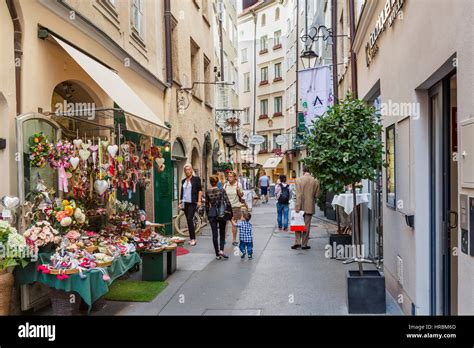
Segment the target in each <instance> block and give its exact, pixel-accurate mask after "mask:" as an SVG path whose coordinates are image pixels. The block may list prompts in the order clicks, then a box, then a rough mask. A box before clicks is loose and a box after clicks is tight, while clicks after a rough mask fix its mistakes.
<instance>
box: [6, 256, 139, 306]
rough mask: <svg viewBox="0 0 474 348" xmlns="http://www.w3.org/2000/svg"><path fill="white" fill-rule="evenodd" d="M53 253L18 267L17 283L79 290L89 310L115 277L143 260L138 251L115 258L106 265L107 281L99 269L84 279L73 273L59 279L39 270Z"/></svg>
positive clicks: (15, 273)
mask: <svg viewBox="0 0 474 348" xmlns="http://www.w3.org/2000/svg"><path fill="white" fill-rule="evenodd" d="M51 255H52V254H51V253H41V254H39V255H38V260H37V261H36V262H33V263H30V264H28V265H27V266H26V267H25V268H20V267H16V268H15V270H14V276H15V285H16V286H18V285H25V284H32V283H35V282H40V283H43V284H45V285H47V286H49V287H51V288H54V289H57V290H63V291H65V292H77V293H78V294H79V296H81V298H82V299H83V300H84V302H85V303H86V304H87V306H88V307H89V309H88V311H89V312H90V310H91V308H92V304H93V303H94V302H95V301H97V300H98V299H99V298H101V297H102V296H104V295H105V294H106V293H107V292H108V291H109V286H110V285H111V284H112V282H113V281H114V280H115V279H117V278H119V277H120V276H122V275H123V274H125V273H126V272H127V271H128V270H129V269H131V268H132V267H134V266H135V265H136V264H137V263H140V262H141V259H140V256H139V255H138V254H137V253H132V254H130V255H128V256H122V257H120V258H118V259H116V260H114V261H113V263H112V265H110V266H109V267H105V269H106V270H107V273H108V275H109V277H110V280H109V281H105V280H104V279H103V278H102V276H103V274H102V272H101V271H99V270H97V269H91V270H88V271H87V272H84V275H86V278H84V279H83V278H81V277H80V275H79V274H72V275H69V278H67V279H63V280H59V279H58V278H57V276H56V275H52V274H44V273H43V272H39V271H38V270H37V268H38V266H39V265H42V264H48V263H49V262H50V257H51Z"/></svg>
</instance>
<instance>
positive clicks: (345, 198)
mask: <svg viewBox="0 0 474 348" xmlns="http://www.w3.org/2000/svg"><path fill="white" fill-rule="evenodd" d="M365 203H367V204H368V206H369V209H370V208H371V201H370V193H356V205H360V204H365ZM331 205H332V206H333V207H334V209H336V205H338V206H340V207H343V208H344V212H345V213H346V214H347V215H350V214H351V213H352V210H354V198H353V195H352V193H343V194H340V195H335V196H334V198H333V200H332V203H331Z"/></svg>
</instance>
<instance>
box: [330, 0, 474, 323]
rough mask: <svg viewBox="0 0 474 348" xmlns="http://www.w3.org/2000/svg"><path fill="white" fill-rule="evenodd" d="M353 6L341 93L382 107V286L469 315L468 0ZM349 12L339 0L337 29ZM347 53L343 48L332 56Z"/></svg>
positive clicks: (407, 306) (423, 308) (433, 307)
mask: <svg viewBox="0 0 474 348" xmlns="http://www.w3.org/2000/svg"><path fill="white" fill-rule="evenodd" d="M355 9H356V18H355V21H356V23H357V31H356V35H355V37H354V43H353V51H354V52H355V54H356V62H357V65H356V69H357V78H356V80H355V81H356V86H354V84H353V82H351V70H352V69H353V67H351V64H350V62H349V63H348V65H344V66H342V67H340V70H339V71H338V73H339V84H340V91H339V92H340V93H343V92H344V91H345V90H348V89H355V90H356V91H357V93H358V97H359V98H362V99H364V100H366V101H367V102H368V103H371V104H372V103H375V106H376V108H377V109H378V110H379V112H380V113H381V115H382V124H383V126H384V133H383V134H382V137H383V140H384V143H385V152H386V162H387V168H386V169H383V170H382V172H381V188H382V192H381V202H380V205H381V219H382V226H381V227H382V231H383V261H384V262H383V265H384V273H385V277H386V286H387V289H388V290H389V291H390V293H391V294H392V296H393V297H394V298H395V299H397V301H398V303H399V305H400V307H401V308H402V310H403V311H404V312H405V313H406V314H421V315H423V314H436V315H439V314H445V315H447V314H454V315H455V314H459V315H463V314H464V315H465V314H472V313H473V311H474V292H473V291H472V288H473V285H474V284H473V281H474V258H473V255H474V247H473V246H472V241H473V240H474V239H473V238H474V236H473V228H474V226H472V225H473V220H472V219H469V216H470V214H473V208H472V206H473V203H474V199H473V198H472V196H474V192H473V187H474V186H473V182H474V180H473V176H472V173H474V169H473V168H474V167H473V166H474V161H473V160H472V158H470V156H469V153H471V152H472V149H473V147H472V140H471V139H472V136H473V134H474V133H473V132H474V128H473V124H474V123H473V119H474V118H473V115H472V109H473V99H472V93H473V88H474V77H473V61H472V57H473V53H474V52H473V46H472V40H473V37H472V31H470V30H469V29H468V28H472V27H473V4H472V2H471V1H457V2H446V1H430V2H429V3H428V2H427V1H408V0H396V1H379V2H376V1H375V2H372V1H366V2H365V3H364V1H362V2H358V3H357V2H356V4H355ZM358 10H360V11H359V12H358ZM347 13H349V8H347V7H346V6H345V2H341V1H339V2H338V18H340V21H339V22H340V24H341V26H342V28H343V29H342V30H345V29H344V28H345V27H346V28H347V27H348V26H349V25H350V21H346V16H347ZM421 17H424V18H430V21H429V22H423V23H421V22H420V21H419V20H417V18H421ZM346 23H347V26H346ZM453 23H457V24H456V25H453ZM461 23H463V24H462V25H461ZM338 43H339V42H338ZM341 50H345V51H346V52H347V53H346V54H345V53H343V52H342V51H341ZM349 53H350V52H349V48H346V47H342V48H341V47H340V48H339V57H340V58H339V59H341V57H343V56H346V55H349ZM373 203H374V202H373ZM372 206H374V204H372ZM471 216H472V215H471ZM469 221H470V223H469Z"/></svg>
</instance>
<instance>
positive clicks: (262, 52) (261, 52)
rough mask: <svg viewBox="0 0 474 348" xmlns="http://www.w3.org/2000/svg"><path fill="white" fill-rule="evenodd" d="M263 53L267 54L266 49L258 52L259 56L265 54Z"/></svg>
mask: <svg viewBox="0 0 474 348" xmlns="http://www.w3.org/2000/svg"><path fill="white" fill-rule="evenodd" d="M265 53H268V49H267V48H265V49H263V50H260V52H259V54H265Z"/></svg>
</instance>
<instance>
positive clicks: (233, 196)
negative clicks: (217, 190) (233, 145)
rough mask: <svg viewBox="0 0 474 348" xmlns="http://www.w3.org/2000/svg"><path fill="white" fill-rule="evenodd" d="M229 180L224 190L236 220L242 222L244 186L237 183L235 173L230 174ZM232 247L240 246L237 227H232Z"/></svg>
mask: <svg viewBox="0 0 474 348" xmlns="http://www.w3.org/2000/svg"><path fill="white" fill-rule="evenodd" d="M227 180H228V182H227V183H226V184H225V185H224V190H225V192H226V193H227V197H229V201H230V204H231V206H232V215H233V217H234V219H235V220H240V217H241V214H242V210H241V205H242V204H241V200H242V196H243V195H244V191H243V189H242V185H241V184H239V183H238V182H237V174H236V173H235V172H229V174H228V175H227ZM232 245H233V246H237V245H239V243H237V226H232Z"/></svg>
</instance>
